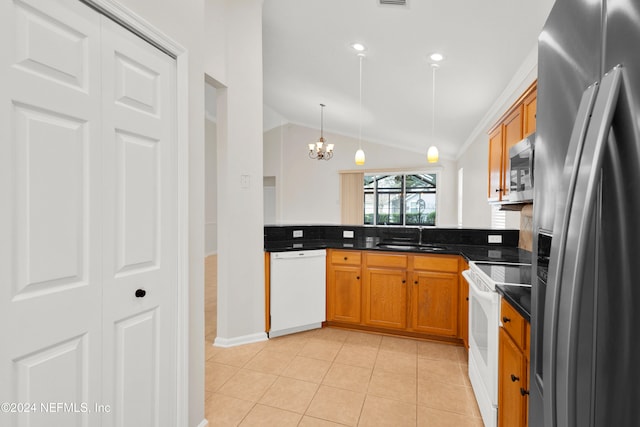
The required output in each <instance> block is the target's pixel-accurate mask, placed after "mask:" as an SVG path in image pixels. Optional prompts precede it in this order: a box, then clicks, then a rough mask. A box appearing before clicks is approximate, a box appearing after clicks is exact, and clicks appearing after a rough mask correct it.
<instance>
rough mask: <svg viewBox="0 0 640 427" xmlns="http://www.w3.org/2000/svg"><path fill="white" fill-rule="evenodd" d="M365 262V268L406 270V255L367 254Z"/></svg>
mask: <svg viewBox="0 0 640 427" xmlns="http://www.w3.org/2000/svg"><path fill="white" fill-rule="evenodd" d="M365 260H366V264H367V267H392V268H394V267H395V268H407V264H408V262H407V256H406V255H399V254H393V253H380V254H372V253H367V255H366V257H365Z"/></svg>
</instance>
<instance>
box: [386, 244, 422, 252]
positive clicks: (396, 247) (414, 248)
mask: <svg viewBox="0 0 640 427" xmlns="http://www.w3.org/2000/svg"><path fill="white" fill-rule="evenodd" d="M378 247H379V248H382V249H393V250H395V251H419V250H420V246H419V245H407V244H396V243H378Z"/></svg>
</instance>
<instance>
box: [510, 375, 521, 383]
mask: <svg viewBox="0 0 640 427" xmlns="http://www.w3.org/2000/svg"><path fill="white" fill-rule="evenodd" d="M511 381H513V382H514V383H515V382H516V381H520V377H516V376H515V375H513V374H511Z"/></svg>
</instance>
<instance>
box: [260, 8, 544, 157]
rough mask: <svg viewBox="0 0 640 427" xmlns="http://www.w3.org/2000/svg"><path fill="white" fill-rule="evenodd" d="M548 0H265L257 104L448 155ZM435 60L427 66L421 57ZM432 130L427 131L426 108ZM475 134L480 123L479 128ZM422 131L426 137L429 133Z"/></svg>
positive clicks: (509, 69) (511, 67)
mask: <svg viewBox="0 0 640 427" xmlns="http://www.w3.org/2000/svg"><path fill="white" fill-rule="evenodd" d="M552 4H553V0H483V1H477V0H408V1H407V5H406V6H389V5H380V4H379V0H265V1H264V10H263V67H264V83H263V84H264V103H265V106H266V109H267V110H269V109H272V110H273V111H275V112H276V113H277V114H278V115H279V116H280V117H281V118H280V123H283V122H290V123H295V124H301V125H304V126H309V127H313V128H319V127H320V107H319V104H320V103H323V104H326V108H325V115H324V117H325V130H327V131H330V132H336V133H339V134H343V135H349V136H357V135H358V127H359V123H360V122H359V95H358V93H359V92H358V85H359V77H358V76H359V71H358V66H359V64H358V61H359V60H358V57H357V55H356V52H355V51H354V50H353V49H352V47H351V44H352V43H354V42H359V43H362V44H364V45H365V46H366V48H367V50H366V51H365V54H366V56H365V58H364V60H363V83H362V84H363V98H362V112H363V114H362V138H363V140H365V141H372V142H379V143H383V144H387V145H391V146H396V147H400V148H404V149H408V150H413V151H416V152H419V153H426V149H427V147H428V146H429V145H432V144H436V145H437V146H438V147H439V148H440V152H441V155H443V156H444V157H449V158H455V157H457V156H458V155H459V154H460V150H461V149H462V147H463V146H464V145H465V143H466V142H467V140H469V138H470V136H471V135H472V134H473V132H474V129H475V128H476V127H477V126H478V124H479V123H480V122H481V121H482V119H483V117H485V116H486V114H487V112H488V111H489V109H490V108H491V106H492V105H493V104H494V103H495V101H496V99H498V98H499V97H500V95H501V93H502V92H503V91H504V90H505V88H506V87H507V86H508V84H509V82H510V81H511V80H512V79H513V78H514V76H515V75H516V74H517V73H518V71H519V69H520V70H521V69H522V65H523V63H525V62H526V60H527V58H529V60H531V57H532V56H535V49H536V48H535V46H536V43H537V36H538V34H539V32H540V30H541V29H542V27H543V25H544V21H545V20H546V17H547V16H548V14H549V11H550V9H551V6H552ZM433 52H440V53H442V54H443V55H444V56H445V59H444V61H442V63H441V66H440V67H439V68H438V69H437V71H436V78H435V88H436V90H435V110H432V108H431V105H432V102H433V91H432V77H433V76H432V68H431V66H430V62H431V60H430V59H429V58H428V55H429V54H431V53H433ZM434 111H435V114H434V117H435V127H434V128H432V112H434ZM484 130H486V129H484ZM432 132H433V134H434V138H433V139H432V138H431V135H432Z"/></svg>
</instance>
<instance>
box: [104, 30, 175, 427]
mask: <svg viewBox="0 0 640 427" xmlns="http://www.w3.org/2000/svg"><path fill="white" fill-rule="evenodd" d="M102 28H103V31H102V36H103V38H102V41H103V47H102V63H103V67H104V68H105V69H112V70H116V71H115V73H114V74H113V76H111V78H106V79H105V80H104V81H103V140H104V142H105V144H104V147H103V149H104V151H103V153H104V157H103V158H104V159H105V161H106V162H109V163H110V164H113V165H114V166H113V167H111V168H107V169H105V175H104V184H103V197H104V198H103V205H104V206H105V209H104V214H105V216H107V217H108V218H110V220H109V221H106V222H105V224H104V233H103V236H104V274H103V283H104V291H103V296H104V319H103V322H104V325H105V329H104V345H105V347H106V348H112V347H115V349H116V351H115V353H109V354H105V356H104V357H105V383H104V391H105V396H107V395H108V393H110V392H111V393H113V399H114V402H116V403H117V405H116V407H117V408H118V409H117V411H115V412H114V413H113V414H107V415H105V424H104V425H105V426H111V425H114V426H116V425H117V426H140V425H144V426H161V425H167V426H168V425H172V423H171V420H173V419H174V417H175V414H174V413H173V412H172V411H173V409H172V408H173V406H172V405H171V404H170V402H173V401H175V398H176V396H175V380H176V378H175V375H174V374H173V373H175V357H174V355H175V342H176V330H175V303H174V301H175V300H176V298H175V292H176V289H177V288H176V283H177V263H176V260H177V252H176V247H177V245H176V241H177V240H176V239H177V234H176V233H177V228H176V226H175V224H176V203H175V201H176V200H177V193H176V179H177V169H176V155H175V153H176V151H175V150H176V146H175V140H176V138H175V126H174V123H175V120H174V117H175V111H174V107H173V105H174V101H173V100H174V97H175V95H174V92H175V84H174V81H175V61H173V60H172V59H171V58H169V57H168V56H167V55H165V54H164V53H162V52H160V51H159V50H156V49H149V45H148V44H147V43H146V42H144V41H142V40H141V39H139V38H137V37H135V36H133V35H132V34H131V33H129V32H128V31H126V30H124V29H123V28H122V27H120V26H118V25H117V24H115V23H113V22H111V21H109V20H107V19H105V20H104V21H103V27H102ZM132 58H135V60H134V59H132ZM139 290H142V291H144V292H145V296H144V297H136V292H137V291H138V292H139ZM112 358H113V360H111V359H112ZM111 379H114V380H115V381H114V384H110V382H111ZM117 379H121V380H120V381H118V380H117Z"/></svg>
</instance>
